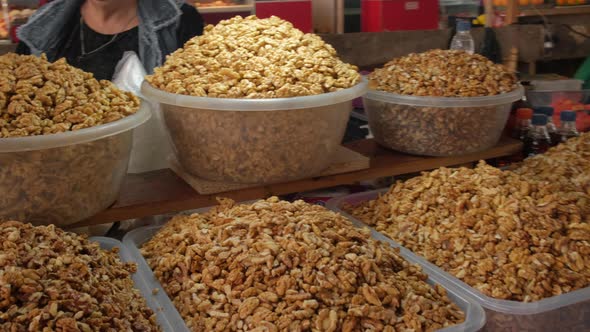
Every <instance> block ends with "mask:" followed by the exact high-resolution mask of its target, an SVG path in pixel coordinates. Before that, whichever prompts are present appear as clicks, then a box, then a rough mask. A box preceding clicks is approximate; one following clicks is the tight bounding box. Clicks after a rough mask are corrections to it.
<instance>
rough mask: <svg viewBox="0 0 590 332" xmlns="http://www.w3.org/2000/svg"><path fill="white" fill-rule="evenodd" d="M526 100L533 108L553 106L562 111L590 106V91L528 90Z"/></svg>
mask: <svg viewBox="0 0 590 332" xmlns="http://www.w3.org/2000/svg"><path fill="white" fill-rule="evenodd" d="M526 99H527V102H528V103H529V104H530V105H531V106H532V107H544V106H551V107H553V108H555V111H562V110H564V109H571V107H572V106H577V107H582V108H583V107H584V105H588V104H590V90H577V91H576V90H528V91H527V92H526Z"/></svg>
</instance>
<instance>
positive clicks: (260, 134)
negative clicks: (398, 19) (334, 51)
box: [141, 81, 367, 184]
mask: <svg viewBox="0 0 590 332" xmlns="http://www.w3.org/2000/svg"><path fill="white" fill-rule="evenodd" d="M366 87H367V83H366V81H363V82H361V83H359V84H357V85H355V86H354V87H352V88H349V89H345V90H340V91H337V92H330V93H324V94H321V95H315V96H306V97H293V98H277V99H229V98H209V97H194V96H186V95H179V94H173V93H169V92H165V91H162V90H159V89H155V88H154V87H152V86H151V85H150V84H149V83H148V82H147V81H144V82H143V85H142V88H141V92H142V93H143V94H144V95H145V96H146V97H148V98H149V99H150V100H152V101H154V102H159V103H160V105H161V106H162V111H163V114H164V120H165V123H166V126H167V128H168V131H169V133H170V137H171V139H172V143H173V146H174V150H175V154H176V157H177V159H178V161H179V162H180V164H181V165H182V167H183V168H184V170H185V171H187V172H189V173H191V174H193V175H196V176H198V177H201V178H204V179H208V180H213V181H223V182H237V183H256V184H264V183H273V182H283V181H289V180H295V179H300V178H305V177H311V176H315V175H318V174H319V173H320V172H321V171H322V170H324V169H325V168H327V167H328V166H329V165H330V162H331V159H332V156H333V153H334V151H335V149H336V147H337V146H338V145H340V143H341V140H342V137H343V135H344V131H345V129H346V124H347V122H348V117H349V114H350V112H351V110H352V100H353V99H354V98H357V97H359V96H361V95H362V94H364V93H365V91H366Z"/></svg>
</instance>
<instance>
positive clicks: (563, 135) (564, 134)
mask: <svg viewBox="0 0 590 332" xmlns="http://www.w3.org/2000/svg"><path fill="white" fill-rule="evenodd" d="M559 119H560V120H561V126H560V127H559V130H558V131H557V133H558V134H559V142H560V143H563V142H565V141H567V140H568V139H570V138H572V137H578V136H580V133H579V132H578V129H576V112H575V111H562V112H561V114H559Z"/></svg>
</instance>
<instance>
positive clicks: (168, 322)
mask: <svg viewBox="0 0 590 332" xmlns="http://www.w3.org/2000/svg"><path fill="white" fill-rule="evenodd" d="M88 240H89V241H92V242H98V244H99V245H100V247H101V248H102V249H105V250H111V249H113V248H115V247H116V248H119V258H120V259H121V261H122V262H135V260H134V259H133V257H132V255H131V254H130V252H129V250H128V249H127V248H126V247H125V246H124V245H123V243H121V242H120V241H118V240H115V239H112V238H108V237H101V236H95V237H91V238H89V239H88ZM147 272H149V270H148V271H147ZM145 275H146V271H145V270H144V269H143V270H142V269H141V266H139V264H138V266H137V272H136V273H134V274H132V275H131V278H132V279H133V284H134V286H135V288H137V289H138V290H139V292H140V293H141V295H142V296H143V297H144V298H145V301H146V304H147V306H148V307H149V308H150V309H152V311H153V312H154V313H155V314H156V320H157V322H158V325H160V327H161V328H162V330H163V331H164V332H175V331H178V330H177V329H176V328H177V326H176V325H175V321H174V319H173V318H174V312H172V313H171V312H169V311H168V310H166V309H167V308H166V307H165V306H162V305H161V304H160V301H159V298H161V296H160V297H158V296H157V294H156V295H154V294H153V288H150V287H149V285H148V284H147V283H146V282H145V280H144V279H145Z"/></svg>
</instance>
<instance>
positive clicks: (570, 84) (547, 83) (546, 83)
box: [530, 79, 584, 91]
mask: <svg viewBox="0 0 590 332" xmlns="http://www.w3.org/2000/svg"><path fill="white" fill-rule="evenodd" d="M530 85H531V86H532V87H533V89H534V90H543V91H564V90H566V91H567V90H570V91H571V90H581V89H582V85H584V81H582V80H577V79H565V80H532V81H531V82H530Z"/></svg>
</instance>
